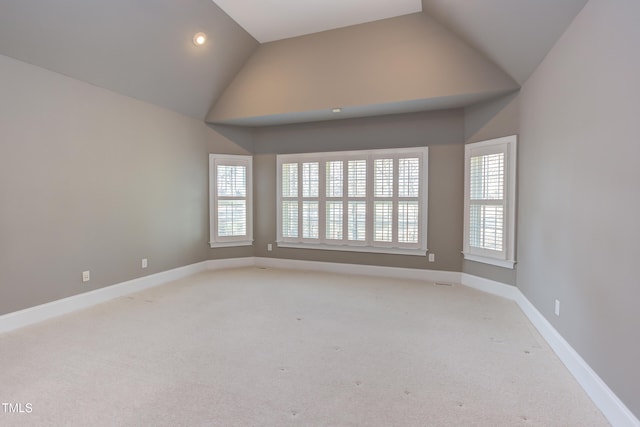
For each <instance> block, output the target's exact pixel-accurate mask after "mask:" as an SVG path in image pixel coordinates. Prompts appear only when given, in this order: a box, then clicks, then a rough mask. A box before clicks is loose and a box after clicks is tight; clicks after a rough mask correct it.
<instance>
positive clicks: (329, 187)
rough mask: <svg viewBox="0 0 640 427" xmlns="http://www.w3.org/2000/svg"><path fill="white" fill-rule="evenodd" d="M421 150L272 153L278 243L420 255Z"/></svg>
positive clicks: (423, 231) (423, 220) (423, 224)
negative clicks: (275, 158)
mask: <svg viewBox="0 0 640 427" xmlns="http://www.w3.org/2000/svg"><path fill="white" fill-rule="evenodd" d="M427 165H428V151H427V148H409V149H393V150H371V151H349V152H331V153H313V154H288V155H279V156H278V200H277V205H278V245H279V246H285V247H301V248H313V249H331V250H348V251H363V252H383V253H400V254H407V255H423V256H424V255H426V251H427Z"/></svg>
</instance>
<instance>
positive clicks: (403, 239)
mask: <svg viewBox="0 0 640 427" xmlns="http://www.w3.org/2000/svg"><path fill="white" fill-rule="evenodd" d="M418 213H419V205H418V202H399V203H398V242H400V243H418V232H419V231H420V227H419V222H418V218H419V214H418Z"/></svg>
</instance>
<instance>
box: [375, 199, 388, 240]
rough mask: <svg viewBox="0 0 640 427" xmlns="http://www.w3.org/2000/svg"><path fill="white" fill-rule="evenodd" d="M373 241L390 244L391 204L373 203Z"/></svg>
mask: <svg viewBox="0 0 640 427" xmlns="http://www.w3.org/2000/svg"><path fill="white" fill-rule="evenodd" d="M373 206H374V220H373V240H374V241H376V242H391V241H392V239H393V226H392V222H393V202H375V203H374V205H373Z"/></svg>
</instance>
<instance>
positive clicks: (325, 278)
mask: <svg viewBox="0 0 640 427" xmlns="http://www.w3.org/2000/svg"><path fill="white" fill-rule="evenodd" d="M0 402H3V403H21V404H22V405H26V404H27V403H29V404H30V407H31V408H32V409H31V412H30V413H6V412H3V408H2V407H0V425H2V426H13V425H16V426H22V425H60V426H115V425H122V426H520V425H524V426H528V425H536V426H603V425H608V424H607V422H606V420H605V419H604V417H603V416H602V415H601V413H600V412H599V411H598V409H597V408H596V407H595V406H594V404H593V403H592V402H591V401H590V399H589V398H588V397H587V395H586V394H585V393H584V391H583V390H582V389H581V388H580V387H579V385H578V384H577V382H576V381H575V380H574V379H573V377H572V376H571V375H570V374H569V372H568V371H567V370H566V368H565V367H564V366H563V365H562V363H561V362H560V361H559V360H558V359H557V357H556V356H555V355H554V353H553V352H552V351H551V350H550V348H549V347H548V346H547V344H546V343H545V342H544V340H543V339H542V338H541V337H540V335H539V334H538V333H537V331H536V330H535V329H534V328H533V326H532V325H531V324H530V323H529V322H528V320H527V319H526V318H525V316H524V315H523V314H522V312H521V311H520V310H519V308H518V307H517V305H515V303H513V302H511V301H507V300H504V299H501V298H497V297H494V296H491V295H488V294H484V293H482V292H478V291H476V290H473V289H468V288H465V287H463V286H460V285H453V286H442V285H436V284H433V283H426V282H419V281H410V280H394V279H386V278H372V277H364V276H347V275H337V274H325V273H311V272H299V271H285V270H275V269H273V270H272V269H258V268H246V269H235V270H226V271H214V272H207V273H202V274H199V275H195V276H192V277H190V278H187V279H183V280H180V281H176V282H173V283H170V284H167V285H164V286H160V287H157V288H154V289H151V290H148V291H145V292H141V293H137V294H132V295H130V296H127V297H122V298H119V299H117V300H113V301H111V302H108V303H105V304H102V305H99V306H96V307H93V308H91V309H87V310H83V311H80V312H77V313H73V314H70V315H66V316H63V317H59V318H56V319H53V320H50V321H47V322H43V323H41V324H38V325H35V326H31V327H27V328H23V329H20V330H17V331H14V332H11V333H6V334H3V335H0ZM23 407H24V406H23Z"/></svg>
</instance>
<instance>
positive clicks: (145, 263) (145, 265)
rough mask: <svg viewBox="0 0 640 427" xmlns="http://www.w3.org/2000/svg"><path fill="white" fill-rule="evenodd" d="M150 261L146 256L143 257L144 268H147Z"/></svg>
mask: <svg viewBox="0 0 640 427" xmlns="http://www.w3.org/2000/svg"><path fill="white" fill-rule="evenodd" d="M147 266H148V262H147V259H146V258H142V268H147Z"/></svg>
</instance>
